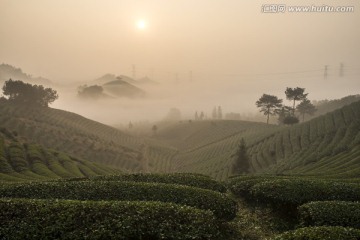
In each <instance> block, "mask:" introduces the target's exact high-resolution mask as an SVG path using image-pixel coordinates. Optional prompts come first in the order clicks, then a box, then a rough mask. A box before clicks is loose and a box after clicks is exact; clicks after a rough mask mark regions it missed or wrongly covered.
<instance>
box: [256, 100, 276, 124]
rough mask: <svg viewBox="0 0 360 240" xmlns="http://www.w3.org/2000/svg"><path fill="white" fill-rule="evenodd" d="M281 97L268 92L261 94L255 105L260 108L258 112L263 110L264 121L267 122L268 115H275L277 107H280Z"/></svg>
mask: <svg viewBox="0 0 360 240" xmlns="http://www.w3.org/2000/svg"><path fill="white" fill-rule="evenodd" d="M281 103H282V99H278V97H276V96H273V95H268V94H263V95H262V96H261V97H260V99H259V100H258V101H256V106H257V107H258V108H260V112H263V113H264V115H266V116H267V120H266V123H267V124H269V117H270V115H275V114H276V113H277V112H278V109H279V108H280V107H282V104H281Z"/></svg>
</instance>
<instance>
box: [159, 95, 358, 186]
mask: <svg viewBox="0 0 360 240" xmlns="http://www.w3.org/2000/svg"><path fill="white" fill-rule="evenodd" d="M359 119H360V102H359V101H358V102H354V103H352V104H350V105H347V106H345V107H343V108H340V109H337V110H335V111H333V112H330V113H327V114H325V115H322V116H319V117H317V118H314V119H312V120H310V121H308V122H305V123H302V124H298V125H294V126H282V127H279V126H274V125H266V124H262V123H254V122H244V121H224V120H222V121H199V122H192V123H178V124H173V125H170V126H168V127H165V128H164V129H159V132H158V134H157V136H156V140H158V141H160V142H163V143H164V144H169V145H170V146H171V147H172V148H173V149H174V151H176V153H174V152H173V156H172V160H171V162H170V167H169V168H167V170H168V171H172V172H198V173H203V174H207V175H211V176H212V177H214V178H216V179H220V180H223V179H226V178H228V177H229V176H230V174H231V167H232V164H233V161H234V157H233V154H234V153H235V152H236V149H237V145H238V143H239V141H240V139H241V138H244V139H245V141H246V143H247V145H248V152H249V156H250V159H251V172H253V173H273V174H274V173H276V174H295V175H326V176H333V177H347V178H351V177H357V176H359V175H360V157H359V156H360V121H359ZM158 162H161V161H160V160H159V161H158Z"/></svg>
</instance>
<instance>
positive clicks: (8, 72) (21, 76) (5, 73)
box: [0, 63, 52, 85]
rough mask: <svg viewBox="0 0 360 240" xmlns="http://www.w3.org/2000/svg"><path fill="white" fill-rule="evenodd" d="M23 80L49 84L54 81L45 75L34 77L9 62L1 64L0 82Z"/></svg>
mask: <svg viewBox="0 0 360 240" xmlns="http://www.w3.org/2000/svg"><path fill="white" fill-rule="evenodd" d="M10 78H11V79H13V80H21V81H23V82H28V83H31V84H40V85H49V84H52V82H51V81H50V80H49V79H46V78H43V77H33V76H32V75H30V74H27V73H24V72H23V71H22V70H21V68H16V67H14V66H12V65H9V64H4V63H3V64H1V65H0V82H5V81H7V80H9V79H10Z"/></svg>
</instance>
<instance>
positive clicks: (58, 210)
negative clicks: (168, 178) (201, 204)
mask: <svg viewBox="0 0 360 240" xmlns="http://www.w3.org/2000/svg"><path fill="white" fill-rule="evenodd" d="M0 208H1V211H0V222H1V225H0V239H9V240H10V239H28V240H30V239H226V236H225V235H226V229H227V228H226V226H225V225H224V223H221V222H219V221H218V220H217V219H216V218H215V217H214V216H213V214H212V213H211V212H210V211H204V210H199V209H196V208H192V207H187V206H180V205H176V204H172V203H160V202H127V201H125V202H123V201H110V202H106V201H96V202H92V201H72V200H31V199H12V200H9V199H0Z"/></svg>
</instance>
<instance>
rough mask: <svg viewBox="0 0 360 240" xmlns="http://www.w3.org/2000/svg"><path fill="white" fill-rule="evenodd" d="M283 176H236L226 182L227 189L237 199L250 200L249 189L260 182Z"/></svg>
mask: <svg viewBox="0 0 360 240" xmlns="http://www.w3.org/2000/svg"><path fill="white" fill-rule="evenodd" d="M282 178H284V176H275V175H258V176H249V175H244V176H238V177H234V178H232V179H229V180H228V182H227V185H228V188H229V189H230V191H231V192H232V193H233V194H235V195H236V196H237V197H246V198H251V194H250V193H251V188H252V187H253V186H254V185H256V184H258V183H261V182H266V181H268V180H274V179H282Z"/></svg>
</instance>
